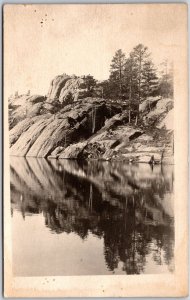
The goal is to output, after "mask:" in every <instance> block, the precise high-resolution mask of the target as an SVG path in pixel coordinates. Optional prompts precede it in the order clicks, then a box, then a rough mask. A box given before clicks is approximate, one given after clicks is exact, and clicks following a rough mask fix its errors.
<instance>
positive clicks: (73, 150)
mask: <svg viewBox="0 0 190 300" xmlns="http://www.w3.org/2000/svg"><path fill="white" fill-rule="evenodd" d="M86 145H87V142H79V143H77V144H73V145H70V146H68V147H67V148H66V149H64V150H63V151H62V152H61V153H59V156H58V157H59V159H62V158H68V159H77V158H79V156H80V155H81V152H82V151H83V149H84V147H85V146H86Z"/></svg>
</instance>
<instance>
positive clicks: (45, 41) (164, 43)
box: [4, 4, 184, 96]
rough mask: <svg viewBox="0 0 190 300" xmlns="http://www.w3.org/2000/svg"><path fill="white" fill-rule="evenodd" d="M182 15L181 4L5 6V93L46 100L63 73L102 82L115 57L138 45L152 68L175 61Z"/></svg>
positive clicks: (127, 52) (180, 40)
mask: <svg viewBox="0 0 190 300" xmlns="http://www.w3.org/2000/svg"><path fill="white" fill-rule="evenodd" d="M181 10H183V4H182V5H178V4H169V5H167V4H146V5H143V4H120V5H119V4H117V5H116V4H113V5H110V4H108V5H103V4H101V5H92V4H91V5H84V4H83V5H79V4H77V5H70V4H69V5H68V4H62V5H60V4H59V5H40V4H38V5H5V6H4V72H5V73H4V82H5V87H6V89H5V93H6V95H7V96H9V95H10V94H14V93H15V91H18V92H19V94H22V93H26V92H27V91H28V90H30V91H31V94H41V95H46V94H47V92H48V89H49V85H50V82H51V80H52V79H53V78H54V77H55V76H57V75H61V74H63V73H66V74H69V75H72V74H76V75H78V76H80V75H87V74H91V75H93V76H94V77H95V78H96V79H98V80H103V79H107V78H108V77H109V69H110V63H111V60H112V58H113V56H114V53H115V51H116V50H118V49H122V50H123V51H124V52H125V53H126V56H128V54H129V52H130V51H131V50H132V49H133V47H134V46H136V45H137V44H139V43H142V44H144V45H145V46H147V47H148V48H149V51H150V52H151V53H152V59H153V62H154V63H155V64H156V65H159V64H160V63H161V62H162V61H163V60H164V59H167V58H169V59H170V60H171V59H175V50H176V49H177V48H178V47H179V44H180V45H181V43H183V42H184V41H183V40H184V38H183V37H180V32H181V31H180V30H181V28H180V22H181ZM42 22H43V23H42ZM183 26H184V25H183Z"/></svg>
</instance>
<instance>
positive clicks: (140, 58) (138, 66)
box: [131, 44, 150, 124]
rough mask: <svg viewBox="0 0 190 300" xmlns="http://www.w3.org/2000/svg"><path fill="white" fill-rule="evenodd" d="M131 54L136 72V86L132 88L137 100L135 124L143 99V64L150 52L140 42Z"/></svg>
mask: <svg viewBox="0 0 190 300" xmlns="http://www.w3.org/2000/svg"><path fill="white" fill-rule="evenodd" d="M131 56H132V57H133V59H134V65H135V72H136V86H135V90H134V96H135V100H136V101H137V112H136V124H137V122H138V119H139V105H140V103H141V102H142V100H143V96H144V95H143V86H142V84H143V71H144V65H145V63H146V62H147V60H148V59H149V56H150V54H149V53H148V48H147V47H145V46H144V45H142V44H139V45H137V46H136V47H134V49H133V51H132V52H131Z"/></svg>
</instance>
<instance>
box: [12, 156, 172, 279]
mask: <svg viewBox="0 0 190 300" xmlns="http://www.w3.org/2000/svg"><path fill="white" fill-rule="evenodd" d="M166 168H167V169H166ZM172 185H173V172H172V167H171V166H167V167H161V166H156V167H155V168H154V169H153V170H152V169H151V167H150V166H149V165H140V166H134V165H133V166H129V165H125V164H123V163H108V162H103V163H102V162H95V161H91V162H85V163H82V162H76V161H68V160H62V161H56V160H51V161H47V160H45V159H34V158H30V159H25V158H11V201H12V210H13V214H14V209H17V210H20V211H21V212H22V215H23V217H25V216H26V215H29V214H34V213H43V216H44V219H45V225H46V226H47V227H49V228H50V229H51V230H52V231H54V232H56V233H61V232H67V233H70V232H75V233H77V234H78V235H79V236H80V237H81V238H82V239H85V237H87V235H88V232H91V233H93V234H94V235H96V236H97V237H102V238H103V239H104V255H105V259H106V263H107V266H108V268H109V269H110V270H112V271H114V269H115V268H116V267H117V265H118V263H119V262H120V261H122V262H123V268H124V270H125V271H126V273H128V274H138V273H140V272H142V271H143V267H144V265H145V262H146V256H147V255H148V254H149V253H150V251H153V253H154V260H155V261H156V262H157V263H158V264H161V251H164V260H165V263H167V264H170V262H171V260H172V257H173V244H174V241H173V239H174V233H173V210H172V198H171V195H172V188H173V187H172ZM153 246H154V247H153ZM152 247H153V248H154V249H153V250H152Z"/></svg>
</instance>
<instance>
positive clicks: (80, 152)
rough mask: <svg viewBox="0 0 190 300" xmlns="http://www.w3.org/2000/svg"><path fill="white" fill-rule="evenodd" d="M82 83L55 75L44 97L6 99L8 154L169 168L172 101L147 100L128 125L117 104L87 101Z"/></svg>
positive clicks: (124, 110)
mask: <svg viewBox="0 0 190 300" xmlns="http://www.w3.org/2000/svg"><path fill="white" fill-rule="evenodd" d="M84 83H85V82H84V78H82V77H76V76H68V75H66V74H63V75H60V76H57V77H56V78H54V79H53V80H52V82H51V85H50V89H49V92H48V94H47V96H46V97H43V96H39V95H34V96H27V95H22V96H18V95H17V96H16V97H12V98H11V99H9V121H10V154H11V155H13V156H27V157H29V156H32V157H51V158H59V159H89V160H90V159H101V160H125V161H127V162H131V163H132V162H134V163H135V162H146V163H150V162H154V163H161V162H164V163H173V100H172V99H163V98H161V97H149V98H147V100H145V101H144V102H143V103H142V104H141V105H140V107H139V110H140V114H141V120H140V122H139V124H138V126H135V125H134V123H135V122H131V123H130V124H129V116H128V115H129V112H128V109H127V105H126V102H125V101H123V100H116V101H114V100H108V99H106V100H104V99H102V98H97V97H95V96H93V97H87V95H88V92H89V91H87V89H86V88H85V84H84Z"/></svg>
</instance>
